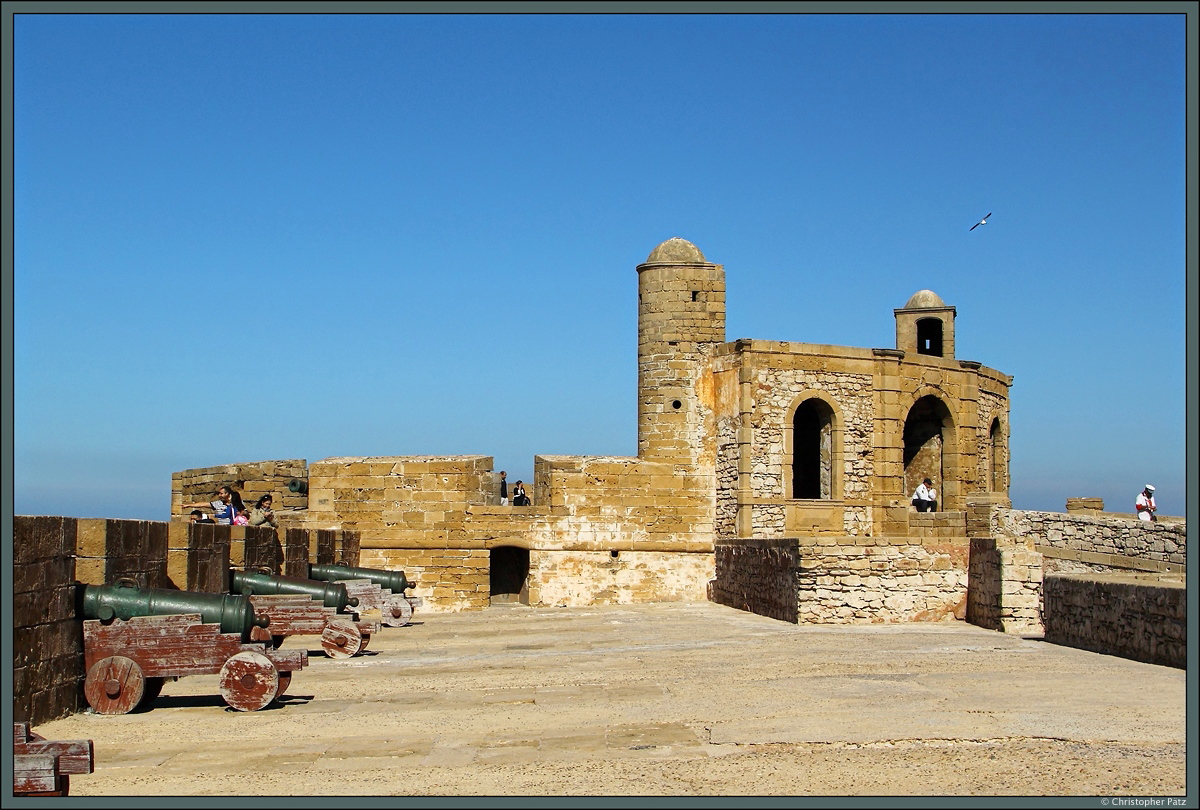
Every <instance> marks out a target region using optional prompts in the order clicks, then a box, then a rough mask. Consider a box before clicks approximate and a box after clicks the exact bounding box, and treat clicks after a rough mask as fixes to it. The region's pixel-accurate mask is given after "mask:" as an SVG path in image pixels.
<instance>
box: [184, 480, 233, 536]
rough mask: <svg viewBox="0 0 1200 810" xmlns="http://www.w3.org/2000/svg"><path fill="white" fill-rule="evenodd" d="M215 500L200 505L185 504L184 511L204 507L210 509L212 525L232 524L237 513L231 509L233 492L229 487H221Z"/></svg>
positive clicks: (202, 502)
mask: <svg viewBox="0 0 1200 810" xmlns="http://www.w3.org/2000/svg"><path fill="white" fill-rule="evenodd" d="M216 497H217V499H216V500H215V501H201V502H200V503H185V504H184V505H183V508H184V509H194V508H202V507H205V506H209V507H212V510H213V523H219V524H221V525H223V526H229V525H232V524H233V518H234V516H235V515H236V514H237V512H235V511H234V509H233V490H232V489H230V488H229V487H226V486H222V487H220V488H219V489H218V490H217V493H216Z"/></svg>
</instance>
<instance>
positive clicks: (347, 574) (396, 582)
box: [308, 565, 417, 594]
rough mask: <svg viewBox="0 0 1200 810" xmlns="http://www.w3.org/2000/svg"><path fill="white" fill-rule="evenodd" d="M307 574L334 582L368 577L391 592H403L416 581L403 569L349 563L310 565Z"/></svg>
mask: <svg viewBox="0 0 1200 810" xmlns="http://www.w3.org/2000/svg"><path fill="white" fill-rule="evenodd" d="M308 575H309V576H310V577H312V578H313V579H323V580H325V581H326V582H336V581H338V580H341V579H369V580H371V581H372V582H374V583H375V584H376V585H378V586H379V587H381V588H387V589H388V590H389V591H391V592H392V593H400V594H402V593H404V589H405V588H411V587H413V586H414V585H416V584H417V583H415V582H412V581H410V580H409V579H408V578H407V577H405V576H404V572H403V571H384V570H382V569H380V568H354V567H351V566H349V565H310V566H308Z"/></svg>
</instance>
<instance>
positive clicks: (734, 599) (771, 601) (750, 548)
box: [708, 538, 800, 623]
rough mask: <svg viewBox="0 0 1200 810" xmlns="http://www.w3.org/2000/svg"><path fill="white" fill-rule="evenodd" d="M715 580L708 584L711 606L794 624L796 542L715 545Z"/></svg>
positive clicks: (797, 554) (783, 540) (798, 560)
mask: <svg viewBox="0 0 1200 810" xmlns="http://www.w3.org/2000/svg"><path fill="white" fill-rule="evenodd" d="M713 552H714V566H715V577H714V578H713V580H712V581H711V582H710V583H709V587H708V598H709V600H710V601H712V602H716V603H718V604H721V605H728V606H729V607H734V608H738V609H739V610H746V611H749V612H751V613H757V614H758V615H760V616H767V617H769V618H772V619H779V620H781V621H785V622H793V623H795V622H796V621H797V617H798V614H797V612H796V604H797V603H796V575H797V572H798V570H799V565H800V549H799V545H798V544H797V541H796V540H795V539H794V538H791V539H787V538H785V539H779V540H774V539H772V540H758V539H754V540H746V541H744V542H741V543H719V544H717V545H716V546H715V547H714V549H713Z"/></svg>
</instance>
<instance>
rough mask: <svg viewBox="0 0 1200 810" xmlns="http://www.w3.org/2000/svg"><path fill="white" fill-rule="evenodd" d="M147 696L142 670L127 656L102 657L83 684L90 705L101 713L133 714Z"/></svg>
mask: <svg viewBox="0 0 1200 810" xmlns="http://www.w3.org/2000/svg"><path fill="white" fill-rule="evenodd" d="M159 688H161V686H160V687H159ZM145 694H146V678H145V677H144V676H143V675H142V668H141V667H140V666H138V664H137V662H136V661H134V660H132V659H130V658H126V657H125V656H123V655H111V656H109V657H108V658H101V659H100V660H99V661H97V662H96V663H94V664H92V666H91V668H90V669H89V670H88V672H87V677H86V678H84V681H83V695H84V697H86V698H87V702H88V705H89V706H91V707H92V708H93V709H95V710H96V711H97V712H98V713H100V714H129V712H131V711H133V710H134V709H136V708H137V706H138V704H139V703H141V702H142V698H143V697H144V696H145Z"/></svg>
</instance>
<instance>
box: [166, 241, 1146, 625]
mask: <svg viewBox="0 0 1200 810" xmlns="http://www.w3.org/2000/svg"><path fill="white" fill-rule="evenodd" d="M637 281H638V357H637V361H638V366H637V368H638V411H637V427H638V455H637V456H636V457H602V456H595V457H593V456H569V457H568V456H537V457H535V460H534V480H533V481H532V482H530V485H529V486H528V487H527V489H528V491H529V494H530V496H531V498H532V500H533V505H532V506H528V507H514V506H500V505H499V504H498V501H497V498H496V497H495V493H496V487H497V476H496V473H495V471H494V470H493V465H492V459H491V458H490V457H488V456H483V455H479V456H417V455H414V456H396V457H354V458H332V459H324V460H322V461H318V462H314V463H313V464H311V465H308V466H307V467H305V466H304V462H303V461H298V462H297V461H294V460H293V461H284V462H256V463H252V464H241V465H231V466H230V467H226V468H220V467H215V468H205V469H203V470H190V471H184V472H182V473H177V474H176V476H175V481H174V483H175V490H176V491H175V492H174V493H173V505H177V504H178V503H180V502H181V498H183V496H184V494H185V492H188V490H189V488H190V489H191V491H193V492H199V491H200V490H205V491H211V490H212V489H213V488H214V485H215V484H217V483H219V482H218V478H219V477H220V476H225V477H226V478H229V477H232V476H235V475H236V476H239V477H240V478H241V480H244V481H245V482H246V486H247V489H248V490H249V489H250V488H251V487H252V486H258V487H263V486H267V487H270V486H274V487H275V492H276V493H281V492H282V490H281V489H280V485H281V484H282V483H283V482H284V480H285V479H293V478H300V477H301V476H302V475H303V477H304V480H305V483H306V484H307V497H306V498H304V499H303V501H301V499H300V497H299V496H297V497H293V498H291V500H290V501H287V500H285V501H284V504H285V505H290V506H292V508H291V509H287V510H284V512H283V513H282V514H281V515H280V521H281V525H283V526H287V527H302V528H308V529H312V528H318V529H344V530H347V531H353V532H356V533H357V534H359V535H360V536H361V538H362V539H361V543H362V550H361V553H362V557H363V561H364V564H366V565H370V566H377V567H382V568H399V569H403V570H405V572H406V573H407V574H408V576H409V577H410V579H415V580H416V581H417V583H418V586H417V589H416V594H417V595H419V596H421V597H423V598H424V600H425V604H426V606H427V607H428V609H429V610H431V611H434V612H436V611H439V610H469V609H478V608H482V607H485V606H487V605H488V604H490V603H491V602H492V601H494V600H497V599H517V600H519V601H521V602H524V603H527V604H530V605H584V604H602V603H623V602H637V601H662V600H677V599H685V600H686V599H696V598H705V597H706V596H707V597H708V598H712V599H715V600H717V601H722V602H725V603H727V604H736V605H737V606H739V607H741V606H746V605H754V604H758V603H759V602H760V601H761V604H762V605H763V606H764V607H763V610H764V611H768V612H769V613H770V614H771V615H776V614H778V615H780V616H783V615H786V616H788V617H794V620H799V621H806V622H831V623H843V622H896V621H933V620H941V619H955V618H958V619H962V618H964V617H968V616H971V615H974V616H976V617H978V618H979V619H980V621H983V622H985V623H986V624H987V625H988V626H994V627H997V628H998V629H999V628H1006V627H1007V628H1009V629H1016V628H1021V631H1022V632H1034V631H1036V630H1037V629H1038V628H1039V627H1040V617H1039V610H1040V608H1039V605H1040V596H1041V590H1040V588H1041V576H1042V558H1041V557H1039V556H1036V555H1040V554H1042V552H1041V551H1039V549H1042V550H1046V549H1050V550H1051V552H1050V553H1051V554H1054V553H1057V552H1054V551H1053V549H1055V548H1057V547H1058V546H1059V545H1062V546H1064V549H1063V551H1062V554H1064V555H1065V554H1067V553H1076V554H1081V553H1082V552H1080V551H1079V550H1077V549H1070V548H1066V547H1065V546H1069V545H1070V544H1069V543H1059V541H1058V540H1057V539H1055V538H1058V537H1059V535H1060V534H1061V530H1060V529H1055V528H1054V527H1052V526H1051V525H1050V523H1049V522H1048V521H1049V518H1047V519H1046V520H1043V521H1042V522H1041V523H1039V524H1038V526H1037V527H1036V530H1031V531H1033V534H1038V536H1041V537H1043V538H1044V540H1043V541H1035V539H1033V534H1030V533H1029V532H1028V531H1025V530H1023V529H1022V530H1018V529H1011V530H1004V531H1002V530H1001V521H1000V518H999V517H997V516H998V515H1000V514H1002V513H1003V512H1004V510H1005V509H1007V508H1008V507H1009V505H1010V504H1009V503H1008V500H1007V492H1008V429H1009V419H1008V391H1009V387H1010V386H1011V384H1012V378H1011V377H1010V376H1008V375H1006V374H1004V373H1002V372H999V371H996V370H994V369H990V368H988V367H986V366H983V365H982V364H981V363H979V362H976V361H970V360H960V359H958V358H956V357H955V346H956V340H955V321H956V317H957V313H956V310H955V309H954V307H950V306H947V305H946V304H945V303H944V302H943V301H942V300H941V298H940V297H938V296H937V295H936V294H935V293H933V292H932V291H929V290H921V291H918V292H917V293H916V294H914V295H913V296H912V297H911V298H910V299H909V301H908V302H907V304H906V305H905V306H904V307H901V308H899V309H896V310H894V312H893V315H894V318H895V322H896V341H897V342H896V347H895V348H876V349H865V348H853V347H844V346H830V345H826V344H810V343H795V342H790V343H785V342H778V341H765V340H750V339H740V340H736V341H732V342H726V339H725V307H726V300H725V275H724V268H723V267H722V266H720V265H716V264H713V263H711V262H708V261H707V259H705V257H704V256H703V254H702V253H701V252H700V251H699V250H698V249H697V248H696V247H695V246H694V245H692V244H691V243H690V242H687V241H685V240H682V239H670V240H667V241H666V242H664V243H662V244H661V245H659V246H658V247H656V248H655V249H654V251H652V252H651V254H650V256H649V257H648V258H647V260H646V261H645V262H643V263H642V264H640V265H638V267H637ZM214 474H215V476H216V477H214ZM927 476H928V477H931V478H932V479H933V480H934V481H935V482H936V486H937V488H938V489H939V501H940V503H939V510H940V511H938V512H934V513H928V514H918V513H916V512H915V511H914V509H913V507H912V506H911V505H910V504H909V498H910V495H911V492H912V490H913V489H914V488H915V486H916V484H917V483H919V482H920V480H921V478H923V477H927ZM255 492H257V490H256V491H255ZM188 497H192V495H191V494H188ZM277 502H279V496H278V494H277ZM972 510H974V512H972ZM980 510H986V515H987V517H986V521H985V520H984V517H982V515H983V512H982V511H980ZM174 513H175V514H176V515H179V514H180V512H179V510H178V508H176V509H175V512H174ZM972 514H975V515H976V517H975V518H972V517H971V516H972ZM1097 519H1099V518H1097ZM1013 520H1016V521H1017V522H1016V523H1015V524H1013V525H1014V526H1017V527H1018V528H1019V527H1020V526H1023V525H1025V523H1028V522H1029V521H1030V520H1040V519H1034V518H1029V517H1026V518H1014V519H1013ZM980 521H984V522H982V523H981V522H980ZM1022 521H1024V522H1025V523H1022ZM1009 522H1011V521H1009ZM1005 525H1008V524H1007V523H1006V524H1005ZM1056 544H1057V545H1056ZM724 546H732V547H734V548H730V549H725V548H724ZM1164 548H1165V546H1164ZM781 550H782V551H781ZM1139 553H1140V552H1139ZM756 555H757V556H756ZM1031 555H1035V556H1031ZM1061 556H1062V555H1060V557H1061ZM1143 556H1144V555H1143ZM1060 557H1053V559H1054V560H1058V559H1059V558H1060ZM1055 564H1057V563H1051V567H1052V568H1053V565H1055ZM779 565H786V566H790V567H789V568H788V570H787V571H782V570H780V569H779V568H778V566H779ZM743 568H744V570H743ZM767 570H771V571H774V572H775V573H774V574H773V575H771V576H767V577H766V578H765V579H763V580H762V582H771V583H776V584H775V585H772V586H771V588H772V589H773V590H771V592H770V593H766V592H762V593H760V596H759V597H755V598H751V597H750V593H751V592H752V591H755V590H757V591H760V592H761V591H762V588H763V585H762V582H755V581H753V580H754V579H755V577H753V576H749V575H748V574H747V572H748V571H753V572H758V574H761V573H762V572H765V571H767ZM973 573H974V575H976V576H978V577H981V579H979V581H978V582H977V583H976V584H975V592H976V597H977V598H975V599H974V601H973V602H972V600H970V599H968V592H969V591H970V590H971V588H970V586H971V582H972V578H973ZM755 576H757V574H756V575H755ZM985 581H986V582H989V583H993V584H994V585H995V587H996V589H997V590H996V592H995V594H994V595H993V597H988V598H987V599H985V598H984V597H983V594H985V593H988V590H987V587H988V586H984V584H983V583H984V582H985ZM778 583H786V584H784V585H778ZM999 583H1004V584H1003V585H1001V584H999ZM778 587H782V588H784V590H785V591H788V592H789V593H790V595H788V594H781V593H777V592H775V590H777V588H778ZM1005 589H1007V590H1005ZM784 603H787V604H789V607H787V608H780V607H779V605H780V604H784ZM792 603H794V608H793V607H791V606H790V605H791V604H792ZM767 605H770V607H766V606H767ZM751 609H755V608H753V607H751ZM985 616H987V617H988V618H984V617H985Z"/></svg>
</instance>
